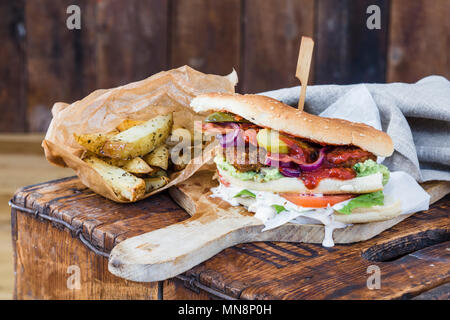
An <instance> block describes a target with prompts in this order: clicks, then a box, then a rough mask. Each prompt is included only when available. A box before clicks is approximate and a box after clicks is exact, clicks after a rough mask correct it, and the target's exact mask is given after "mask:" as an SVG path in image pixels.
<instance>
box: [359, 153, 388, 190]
mask: <svg viewBox="0 0 450 320" xmlns="http://www.w3.org/2000/svg"><path fill="white" fill-rule="evenodd" d="M353 169H355V171H356V175H357V176H358V177H365V176H369V175H371V174H374V173H377V172H381V174H382V175H383V185H385V184H386V183H387V182H388V181H389V176H390V172H389V169H388V168H387V167H386V166H383V165H382V164H378V163H376V162H375V161H373V160H370V159H369V160H366V161H364V162H359V163H357V164H355V165H354V166H353Z"/></svg>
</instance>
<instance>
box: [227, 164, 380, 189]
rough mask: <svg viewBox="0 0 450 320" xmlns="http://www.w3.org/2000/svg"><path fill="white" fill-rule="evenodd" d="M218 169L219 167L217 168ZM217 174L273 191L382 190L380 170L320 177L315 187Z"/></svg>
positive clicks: (249, 186)
mask: <svg viewBox="0 0 450 320" xmlns="http://www.w3.org/2000/svg"><path fill="white" fill-rule="evenodd" d="M218 170H219V169H218ZM219 174H220V175H221V176H222V177H223V178H224V179H225V180H226V181H228V182H229V183H230V184H231V185H233V186H236V187H241V188H243V189H250V190H255V191H268V192H274V193H282V192H296V193H307V194H317V193H323V194H342V193H369V192H375V191H379V190H383V184H382V180H383V176H382V174H381V173H380V172H377V173H374V174H372V175H369V176H365V177H358V178H353V179H349V180H339V179H333V178H325V179H322V180H321V181H320V182H319V183H318V185H317V187H316V188H314V189H308V188H307V187H306V186H305V184H304V183H303V181H302V180H301V179H298V178H287V177H284V178H281V179H277V180H272V181H268V182H255V181H251V180H246V181H244V180H240V179H237V178H234V177H232V176H231V175H230V174H228V173H227V172H226V171H221V170H219Z"/></svg>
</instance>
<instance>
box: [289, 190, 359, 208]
mask: <svg viewBox="0 0 450 320" xmlns="http://www.w3.org/2000/svg"><path fill="white" fill-rule="evenodd" d="M280 196H281V197H283V198H285V199H286V200H287V201H289V202H292V203H293V204H295V205H297V206H299V207H305V208H326V207H327V206H328V205H330V206H333V205H335V204H336V203H339V202H342V201H345V200H348V199H351V198H353V197H354V195H353V194H336V195H323V196H316V195H311V194H301V193H280Z"/></svg>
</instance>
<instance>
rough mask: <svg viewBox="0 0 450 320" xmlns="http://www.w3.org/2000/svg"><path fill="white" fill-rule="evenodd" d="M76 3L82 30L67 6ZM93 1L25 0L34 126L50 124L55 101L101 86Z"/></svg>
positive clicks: (29, 100) (29, 105) (30, 124)
mask: <svg viewBox="0 0 450 320" xmlns="http://www.w3.org/2000/svg"><path fill="white" fill-rule="evenodd" d="M72 4H74V5H78V6H79V7H80V9H81V14H82V18H81V30H69V29H68V28H67V26H66V20H67V18H68V17H69V15H68V14H67V13H66V10H67V7H68V6H70V5H72ZM94 4H95V3H94V2H92V1H88V0H77V1H72V0H62V1H52V0H36V1H26V2H25V18H26V30H27V43H26V51H27V89H28V93H27V118H28V119H29V121H28V130H29V131H32V132H35V131H45V130H46V129H47V127H48V125H49V123H50V120H51V113H50V110H51V107H52V106H53V104H54V103H55V102H58V101H64V102H69V103H71V102H74V101H76V100H78V99H81V98H83V97H84V96H85V95H87V94H89V93H90V92H91V91H93V90H94V89H95V88H96V83H95V79H96V78H95V64H93V63H92V57H93V56H95V55H94V54H93V50H94V49H95V48H94V44H95V38H94V34H95V29H93V28H92V21H95V7H92V6H93V5H94Z"/></svg>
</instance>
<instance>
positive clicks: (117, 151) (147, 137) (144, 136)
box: [101, 113, 173, 160]
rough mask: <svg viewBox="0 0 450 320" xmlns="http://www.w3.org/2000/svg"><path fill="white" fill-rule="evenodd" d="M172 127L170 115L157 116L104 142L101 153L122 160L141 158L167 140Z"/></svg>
mask: <svg viewBox="0 0 450 320" xmlns="http://www.w3.org/2000/svg"><path fill="white" fill-rule="evenodd" d="M172 125H173V116H172V114H171V113H170V114H167V115H161V116H157V117H155V118H153V119H151V120H149V121H146V122H145V123H143V124H141V125H137V126H134V127H132V128H130V129H128V130H125V131H122V132H120V133H119V134H116V135H115V136H113V137H111V138H110V139H108V140H107V141H106V142H105V144H104V146H103V148H102V151H101V152H102V154H103V155H105V156H108V157H110V158H115V159H122V160H129V159H132V158H136V157H141V156H143V155H146V154H147V153H150V152H151V151H153V150H154V149H155V148H157V147H158V146H160V145H161V144H162V143H163V142H164V141H165V140H166V139H167V137H168V135H169V133H170V130H171V129H172Z"/></svg>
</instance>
